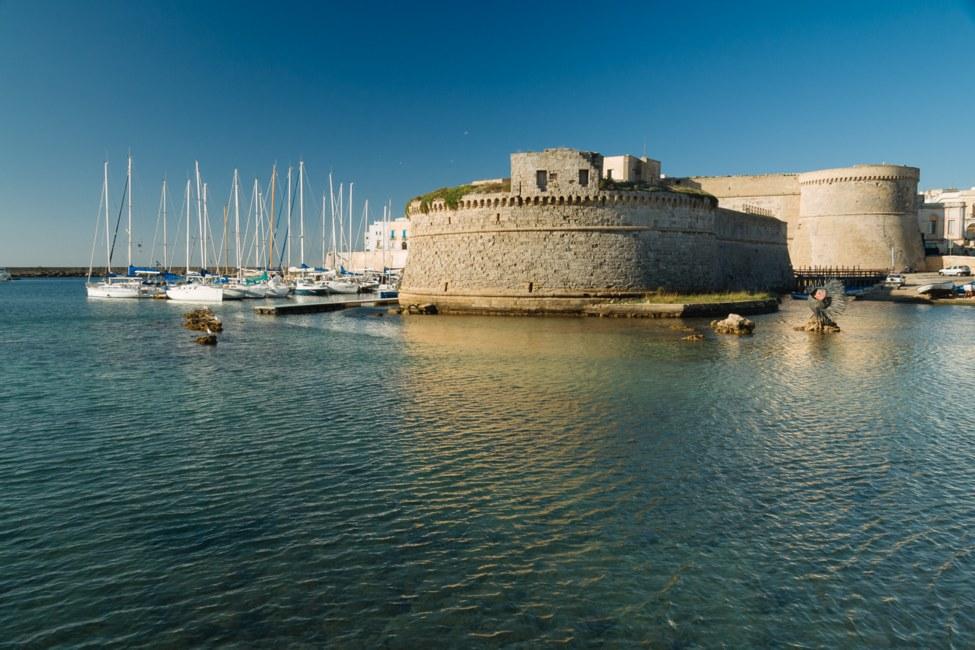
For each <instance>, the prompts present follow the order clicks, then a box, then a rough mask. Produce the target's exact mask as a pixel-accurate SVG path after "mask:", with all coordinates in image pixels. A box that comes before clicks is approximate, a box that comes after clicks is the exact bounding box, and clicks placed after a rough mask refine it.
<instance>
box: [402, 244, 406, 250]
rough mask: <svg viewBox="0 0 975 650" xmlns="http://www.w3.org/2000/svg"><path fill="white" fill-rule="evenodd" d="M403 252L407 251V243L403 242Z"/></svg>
mask: <svg viewBox="0 0 975 650" xmlns="http://www.w3.org/2000/svg"><path fill="white" fill-rule="evenodd" d="M403 250H404V251H405V250H406V242H403Z"/></svg>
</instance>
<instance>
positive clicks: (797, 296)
mask: <svg viewBox="0 0 975 650" xmlns="http://www.w3.org/2000/svg"><path fill="white" fill-rule="evenodd" d="M791 295H792V299H793V300H808V299H809V294H808V293H806V292H805V291H793V292H792V294H791Z"/></svg>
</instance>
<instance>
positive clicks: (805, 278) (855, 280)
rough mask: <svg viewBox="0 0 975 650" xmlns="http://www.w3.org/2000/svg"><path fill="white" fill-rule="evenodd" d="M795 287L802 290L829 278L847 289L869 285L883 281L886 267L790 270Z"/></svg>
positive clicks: (827, 267)
mask: <svg viewBox="0 0 975 650" xmlns="http://www.w3.org/2000/svg"><path fill="white" fill-rule="evenodd" d="M792 275H793V277H794V279H795V282H794V284H795V289H796V290H797V291H803V290H805V289H809V288H812V287H821V286H823V285H824V284H826V283H827V282H829V281H830V280H839V281H840V282H842V283H843V286H844V287H846V288H847V289H851V288H859V287H869V286H872V285H874V284H877V283H879V282H883V281H884V278H886V277H887V270H886V269H862V268H860V267H859V266H811V267H805V268H798V269H793V270H792Z"/></svg>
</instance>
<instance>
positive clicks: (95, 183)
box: [0, 0, 975, 266]
mask: <svg viewBox="0 0 975 650" xmlns="http://www.w3.org/2000/svg"><path fill="white" fill-rule="evenodd" d="M973 72H975V2H973V1H963V0H956V1H943V2H938V1H927V2H897V1H895V0H886V1H883V2H872V1H869V0H862V1H857V2H848V1H844V2H832V1H830V0H817V1H810V2H804V1H796V2H781V1H776V2H758V1H756V2H748V1H743V2H714V3H710V2H706V1H699V2H695V3H688V4H684V3H677V2H673V1H668V2H654V1H647V0H643V1H641V2H632V3H627V2H601V3H594V2H573V1H571V0H567V1H565V2H559V3H527V2H523V1H521V2H519V1H516V2H505V1H501V2H495V3H464V2H442V3H441V2H429V3H392V2H382V3H376V2H363V3H349V2H341V3H329V2H314V3H311V2H309V3H289V2H279V3H267V2H246V1H242V2H241V1H235V2H220V1H208V2H191V1H181V0H172V1H166V2H162V1H160V2H153V1H151V0H142V1H139V2H122V1H119V2H115V1H94V2H82V1H81V0H76V1H74V2H60V1H52V0H29V1H27V0H0V266H28V265H45V266H68V265H78V266H87V265H88V263H89V259H90V257H91V254H92V241H93V236H94V234H95V229H96V218H97V216H98V210H99V201H100V196H101V194H100V193H101V183H102V162H103V161H105V160H107V161H108V162H109V166H110V181H109V182H110V188H109V189H110V194H111V206H112V214H113V218H114V215H117V211H118V209H119V206H120V203H121V201H122V188H123V186H124V183H125V165H126V156H127V155H128V153H129V152H131V154H132V156H133V159H134V163H133V165H134V180H133V184H132V187H133V191H132V198H133V202H134V208H133V209H134V213H135V217H134V227H133V232H134V237H135V240H136V252H137V257H140V258H141V259H138V260H136V261H137V262H140V263H144V264H149V263H152V262H154V261H156V260H159V259H160V258H161V230H160V225H159V214H158V213H159V204H160V199H159V192H160V186H161V182H162V180H163V178H167V179H168V182H169V185H170V193H171V201H170V207H169V216H170V225H169V228H170V229H172V228H174V227H177V226H176V224H175V223H174V222H173V220H174V219H176V217H175V216H173V213H174V212H178V211H179V209H180V208H181V206H182V188H183V186H184V184H185V182H186V179H187V178H188V177H189V176H190V175H191V174H192V173H193V165H194V161H199V164H200V168H201V172H202V174H203V176H204V179H205V180H206V181H207V183H208V185H209V199H210V200H209V203H210V208H209V211H210V214H211V217H216V219H217V220H220V219H221V218H222V217H221V212H222V208H223V206H224V205H225V204H226V202H227V201H228V198H229V196H230V187H231V179H232V174H233V170H234V169H235V168H238V169H239V170H240V174H241V178H242V183H243V186H244V189H245V190H246V192H247V193H246V194H245V196H249V188H250V185H251V184H252V183H253V179H254V178H259V179H260V182H261V184H262V186H266V184H267V181H268V178H269V176H270V172H271V167H272V165H277V166H278V169H279V172H280V173H281V174H282V175H283V174H284V173H286V169H287V167H288V166H289V165H297V163H298V161H299V160H304V162H305V165H306V168H307V170H308V182H307V188H308V189H307V190H306V191H307V192H308V194H307V195H306V201H307V207H306V215H308V217H307V218H308V225H307V226H306V228H308V230H309V231H311V230H320V228H321V225H320V221H319V218H320V217H319V213H320V210H321V194H322V192H323V191H327V184H328V175H329V173H331V174H332V175H333V178H334V182H335V183H336V187H337V185H338V183H344V184H347V183H349V182H350V181H351V182H354V183H355V190H354V195H353V196H354V204H355V205H354V217H355V221H356V222H358V221H360V220H361V218H362V211H363V207H364V206H363V204H362V202H363V201H364V200H365V199H369V201H370V221H372V220H376V219H379V218H381V214H382V207H381V206H382V205H383V204H385V203H387V202H391V203H392V206H393V210H394V212H395V213H396V214H397V215H399V214H402V211H403V206H404V205H405V204H406V202H407V201H408V199H409V198H411V197H413V196H415V195H418V194H422V193H424V192H427V191H430V190H432V189H435V188H438V187H442V186H449V185H455V184H459V183H463V182H467V181H470V180H472V179H480V178H497V177H502V176H507V175H508V174H509V169H508V164H509V163H508V156H509V154H510V153H511V152H515V151H534V150H540V149H543V148H546V147H557V146H568V147H574V148H577V149H583V150H591V151H599V152H601V153H603V154H605V155H614V154H621V153H632V154H636V155H642V154H643V153H644V151H645V152H646V153H647V155H649V156H650V157H652V158H656V159H659V160H661V161H662V166H663V172H664V173H665V174H667V175H669V176H684V175H723V174H753V173H766V172H780V171H808V170H813V169H821V168H828V167H839V166H847V165H851V164H855V163H866V162H888V163H899V164H909V165H913V166H917V167H920V169H921V183H920V189H922V190H923V189H927V188H934V187H971V186H975V158H973V156H971V154H970V147H971V145H972V144H973V143H975V84H973V83H972V80H973V79H975V75H973ZM283 184H284V183H283V182H282V183H281V186H283ZM213 227H214V229H215V230H219V229H220V227H222V226H219V225H214V226H213ZM359 227H360V226H357V227H356V229H357V230H358V228H359ZM329 229H330V228H329ZM153 242H155V245H153ZM98 243H100V241H99V242H98ZM309 247H310V248H311V246H309ZM316 247H317V249H318V250H319V251H320V244H318V245H316ZM123 250H124V247H123ZM98 255H99V256H100V258H103V257H104V250H103V249H102V250H100V251H99V252H98ZM307 257H308V258H309V259H308V260H307V261H309V263H314V262H315V261H316V259H317V258H320V254H319V255H317V256H314V255H312V254H308V255H307ZM118 259H123V261H124V258H118ZM178 260H179V261H181V260H182V256H180V257H179V258H178ZM319 261H320V260H319Z"/></svg>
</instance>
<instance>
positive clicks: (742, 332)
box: [711, 314, 755, 336]
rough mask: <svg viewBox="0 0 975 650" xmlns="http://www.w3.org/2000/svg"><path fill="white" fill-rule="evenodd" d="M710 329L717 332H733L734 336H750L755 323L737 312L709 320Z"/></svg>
mask: <svg viewBox="0 0 975 650" xmlns="http://www.w3.org/2000/svg"><path fill="white" fill-rule="evenodd" d="M711 329H713V330H714V331H715V332H717V333H718V334H734V335H735V336H750V335H751V333H752V331H753V330H754V329H755V323H753V322H752V321H750V320H748V319H747V318H745V317H744V316H740V315H739V314H728V317H727V318H725V319H724V320H713V321H711Z"/></svg>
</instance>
